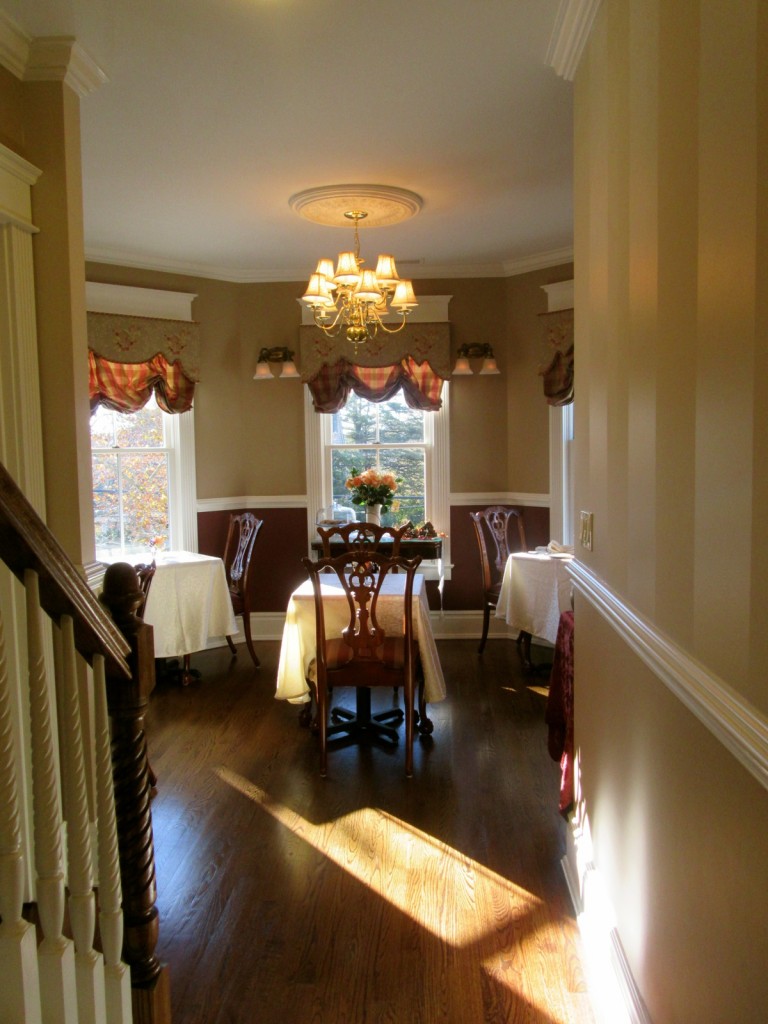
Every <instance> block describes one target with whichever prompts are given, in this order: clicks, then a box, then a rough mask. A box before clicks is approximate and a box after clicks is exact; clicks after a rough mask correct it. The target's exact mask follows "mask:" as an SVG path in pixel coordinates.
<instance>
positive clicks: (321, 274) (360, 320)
mask: <svg viewBox="0 0 768 1024" xmlns="http://www.w3.org/2000/svg"><path fill="white" fill-rule="evenodd" d="M344 216H345V217H347V218H348V219H349V220H351V221H352V222H353V223H354V225H355V247H354V251H349V252H340V253H339V255H338V258H337V261H336V269H335V270H334V266H333V262H332V261H331V260H330V259H329V258H328V257H323V258H322V259H321V260H320V261H319V262H318V264H317V268H316V270H315V272H314V273H313V274H312V275H311V277H310V279H309V284H308V285H307V290H306V291H305V292H304V294H303V295H302V301H303V302H305V303H306V304H307V306H309V308H310V309H311V310H312V316H313V318H314V321H315V324H316V325H317V326H318V327H319V328H321V329H322V330H323V331H324V332H325V333H326V334H328V335H330V336H331V337H336V336H337V335H338V334H340V333H341V332H342V331H343V332H344V333H345V334H346V337H347V340H348V341H350V342H352V344H353V345H354V346H355V351H357V346H358V345H360V344H362V343H363V342H365V341H368V339H369V338H373V337H375V335H376V334H377V333H378V332H379V331H380V330H381V331H384V332H386V333H387V334H396V333H397V331H400V330H402V329H403V327H404V326H405V323H406V320H407V317H408V314H409V313H410V312H411V310H412V309H414V308H415V307H416V306H417V305H418V302H417V300H416V296H415V295H414V292H413V284H412V283H411V282H410V281H407V280H403V279H401V278H400V277H399V275H398V273H397V267H396V265H395V258H394V256H390V255H388V254H386V253H383V254H381V255H380V256H379V258H378V261H377V263H376V269H375V270H372V269H371V268H364V267H363V263H364V262H365V261H364V260H363V259H361V257H360V236H359V234H358V229H357V226H358V223H359V222H360V221H361V220H364V219H365V218H366V217H367V216H368V214H367V213H366V212H365V211H364V210H349V211H347V212H345V214H344ZM391 314H394V315H395V316H396V317H397V318H398V319H397V320H396V321H395V323H394V325H391V324H388V323H385V322H384V319H383V317H385V316H388V315H391Z"/></svg>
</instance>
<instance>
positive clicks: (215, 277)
mask: <svg viewBox="0 0 768 1024" xmlns="http://www.w3.org/2000/svg"><path fill="white" fill-rule="evenodd" d="M85 258H86V260H87V261H88V262H90V263H104V264H108V265H110V266H118V267H134V268H135V269H137V270H155V271H158V272H159V273H167V274H183V275H184V276H185V277H202V278H205V279H206V280H211V281H229V282H231V283H232V284H277V283H279V282H285V281H296V282H299V283H300V284H301V283H302V282H305V281H306V280H307V267H306V264H305V265H303V266H301V267H296V268H293V269H292V268H285V267H283V268H281V269H277V268H266V269H262V268H259V269H258V270H257V269H255V268H254V269H250V270H249V269H247V268H246V269H242V270H240V269H237V270H236V269H235V268H233V267H224V266H219V265H215V264H207V263H188V262H186V261H184V260H167V259H162V258H156V257H151V256H142V255H141V254H140V253H136V252H123V251H121V250H119V249H100V248H98V247H88V248H86V250H85ZM572 262H573V248H571V247H567V248H563V249H553V250H551V251H550V252H542V253H538V254H537V255H534V256H528V257H525V258H523V259H519V260H509V261H508V262H506V263H474V264H472V263H463V264H439V265H427V264H422V265H420V266H419V267H418V268H416V267H413V268H412V267H408V268H407V270H408V276H409V277H410V278H411V279H412V280H413V281H419V280H424V279H436V280H450V279H451V278H481V277H515V276H516V275H517V274H527V273H529V272H530V271H532V270H544V269H546V268H547V267H557V266H560V265H561V264H563V263H572ZM404 265H405V264H404Z"/></svg>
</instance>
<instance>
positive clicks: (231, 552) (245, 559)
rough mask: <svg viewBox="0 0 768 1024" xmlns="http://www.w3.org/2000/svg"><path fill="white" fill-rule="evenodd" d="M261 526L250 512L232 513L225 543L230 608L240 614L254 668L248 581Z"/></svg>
mask: <svg viewBox="0 0 768 1024" xmlns="http://www.w3.org/2000/svg"><path fill="white" fill-rule="evenodd" d="M263 525H264V520H263V519H257V518H256V516H255V515H254V514H253V512H242V513H240V515H235V514H234V513H232V515H230V517H229V530H228V531H227V542H226V544H225V545H224V569H225V572H226V574H227V587H228V588H229V596H230V598H231V600H232V611H233V612H234V613H235V615H236V616H237V615H241V616H242V619H243V632H244V633H245V643H246V646H247V647H248V653H249V654H250V656H251V658H252V659H253V663H254V665H255V666H256V668H259V667H260V664H261V662H260V661H259V659H258V657H257V655H256V651H255V650H254V649H253V639H252V637H251V597H250V591H249V589H248V580H249V577H250V571H251V556H252V555H253V546H254V544H255V543H256V538H257V536H258V535H259V531H260V530H261V528H262V526H263ZM227 643H228V644H229V649H230V650H231V651H232V654H233V655H235V657H236V656H237V647H236V646H235V643H234V641H233V640H232V637H231V636H228V637H227Z"/></svg>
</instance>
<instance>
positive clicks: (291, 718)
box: [147, 641, 594, 1024]
mask: <svg viewBox="0 0 768 1024" xmlns="http://www.w3.org/2000/svg"><path fill="white" fill-rule="evenodd" d="M242 650H243V652H244V648H242ZM438 650H439V653H440V657H441V660H442V664H443V670H444V674H445V676H446V682H447V687H448V699H447V700H446V701H445V702H443V703H442V704H439V705H435V706H434V707H432V708H431V709H430V717H431V718H432V719H433V722H434V725H435V730H434V734H433V736H432V737H429V738H422V739H421V740H420V741H418V742H417V743H416V745H415V751H414V777H413V778H412V779H406V778H405V775H404V765H403V751H402V746H399V747H396V748H395V749H394V750H384V749H379V748H378V747H375V746H373V747H365V746H360V747H358V746H350V747H347V748H344V749H341V750H334V751H331V752H330V753H329V771H328V777H327V778H326V779H321V778H320V776H319V762H318V749H317V740H316V737H315V736H313V735H312V734H311V733H310V732H309V731H308V730H307V729H303V728H301V727H300V726H299V724H298V713H299V709H298V708H296V707H294V706H291V705H287V704H285V703H283V702H278V701H275V699H274V680H275V675H276V667H277V656H278V645H277V644H276V643H261V644H257V651H258V654H259V657H260V658H261V661H262V667H261V669H260V670H259V671H255V670H254V668H253V665H252V663H251V662H250V659H248V658H247V657H244V656H241V657H238V658H237V659H236V660H235V661H231V660H230V656H229V652H228V650H227V649H226V648H222V649H220V650H217V651H210V652H204V653H202V654H200V655H196V656H195V659H194V660H195V667H196V668H198V669H199V670H200V671H201V673H202V677H201V679H200V680H198V681H196V682H194V683H193V684H192V685H191V686H189V687H180V686H178V685H176V684H174V683H172V682H161V683H160V684H159V685H158V689H157V690H156V692H155V694H154V695H153V699H152V702H151V705H150V711H149V714H148V716H147V733H148V741H149V749H150V756H151V760H152V764H153V767H154V768H155V771H156V772H157V774H158V795H157V797H156V799H155V801H154V804H153V824H154V834H155V847H156V853H157V875H158V893H159V898H158V906H159V910H160V915H161V923H160V943H159V948H158V952H159V954H160V955H161V956H162V957H163V958H164V959H165V960H166V961H167V962H168V963H169V964H170V969H171V995H172V1005H173V1012H174V1020H175V1021H177V1022H178V1024H230V1022H231V1024H246V1022H247V1024H251V1022H254V1024H311V1022H318V1024H341V1022H346V1021H348V1022H350V1024H480V1022H483V1024H509V1022H517V1021H521V1022H531V1024H594V1021H593V1017H592V1014H591V1011H590V1008H589V1003H588V998H587V996H586V985H585V982H584V973H583V970H582V966H581V960H580V948H579V936H578V930H577V927H576V923H575V921H574V919H573V911H572V909H571V907H570V903H569V897H568V892H567V887H566V885H565V880H564V878H563V875H562V871H561V869H560V859H561V857H562V855H563V852H564V836H565V831H564V829H565V823H564V822H563V820H562V819H561V818H560V816H559V814H558V813H557V799H558V785H559V774H558V766H557V765H556V764H554V763H553V762H552V761H551V760H550V759H549V756H548V754H547V750H546V731H545V726H544V720H543V716H544V708H545V697H544V696H542V694H541V693H536V692H534V691H532V690H531V689H529V688H528V686H527V685H526V683H527V680H526V678H524V677H523V676H521V674H520V670H519V663H518V659H517V652H516V649H515V645H514V644H512V643H508V642H505V641H490V642H489V643H488V645H487V647H486V649H485V652H484V654H483V657H482V658H479V657H478V656H477V654H476V644H474V643H470V642H466V641H440V642H439V643H438ZM377 696H378V697H382V698H384V699H385V700H386V695H383V694H381V695H377ZM337 697H338V698H339V699H340V701H341V703H345V704H349V703H350V698H349V696H348V695H346V694H343V693H340V694H338V695H337ZM389 699H390V700H391V695H390V697H389Z"/></svg>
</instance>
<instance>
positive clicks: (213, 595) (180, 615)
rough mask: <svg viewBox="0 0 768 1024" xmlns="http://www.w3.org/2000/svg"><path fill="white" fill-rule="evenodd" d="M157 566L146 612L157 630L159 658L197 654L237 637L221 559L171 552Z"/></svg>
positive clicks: (157, 655)
mask: <svg viewBox="0 0 768 1024" xmlns="http://www.w3.org/2000/svg"><path fill="white" fill-rule="evenodd" d="M156 563H157V568H156V570H155V575H154V576H153V578H152V582H151V583H150V586H149V593H148V595H147V603H146V606H145V608H144V621H145V622H146V623H148V624H149V625H150V626H152V627H154V631H155V657H156V658H177V657H179V656H181V655H184V654H193V653H194V652H195V651H201V650H203V648H205V647H206V646H207V645H208V640H209V638H211V637H225V636H234V634H235V633H237V625H236V623H235V616H234V614H233V612H232V601H231V599H230V596H229V589H228V587H227V576H226V572H225V570H224V563H223V562H222V560H221V559H220V558H215V557H213V556H212V555H201V554H197V553H195V552H192V551H166V552H163V553H161V554H160V555H158V556H157V559H156Z"/></svg>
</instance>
